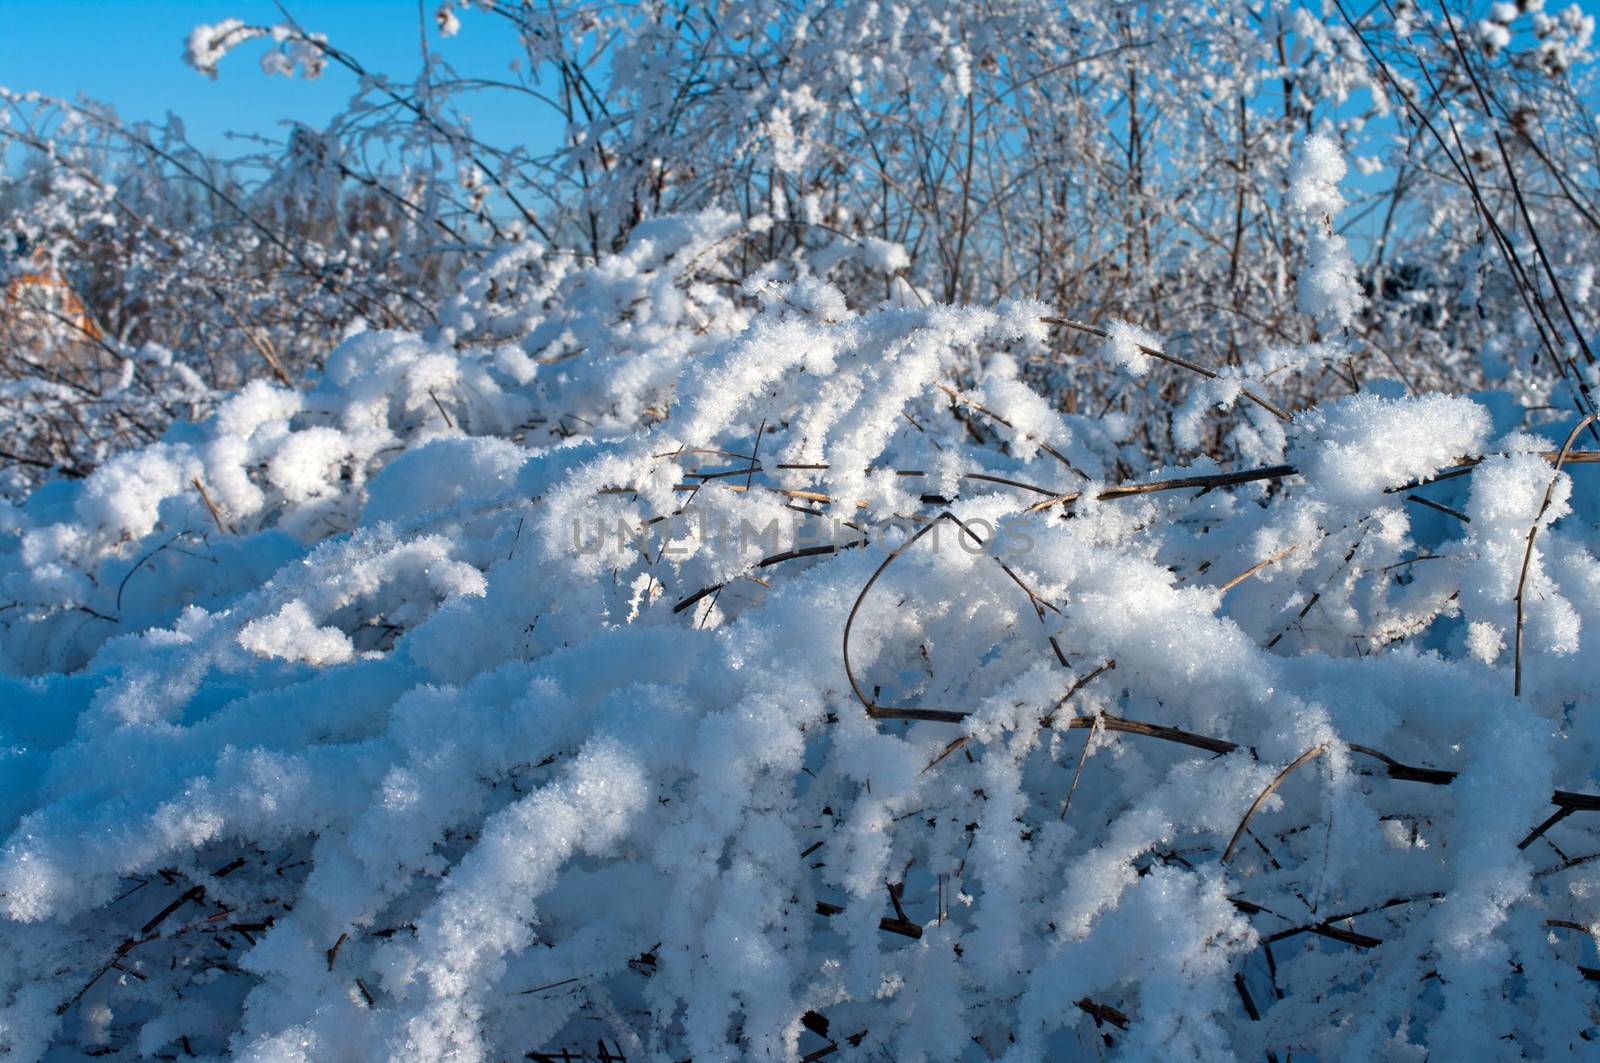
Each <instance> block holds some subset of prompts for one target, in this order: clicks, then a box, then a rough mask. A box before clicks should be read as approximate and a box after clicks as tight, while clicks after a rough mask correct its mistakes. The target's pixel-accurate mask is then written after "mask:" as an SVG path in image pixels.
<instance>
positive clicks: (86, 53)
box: [0, 0, 561, 155]
mask: <svg viewBox="0 0 1600 1063" xmlns="http://www.w3.org/2000/svg"><path fill="white" fill-rule="evenodd" d="M284 6H285V7H286V8H287V9H288V11H289V13H290V14H292V15H293V16H294V17H295V19H296V21H298V22H299V23H300V24H301V25H302V26H304V27H305V28H306V29H307V30H310V31H313V32H321V33H326V34H327V35H328V39H329V41H330V42H331V43H333V44H335V45H337V46H338V47H340V48H342V49H343V50H345V51H348V52H350V53H351V54H353V55H354V56H355V57H356V58H357V59H358V60H360V62H361V63H362V65H363V66H365V67H366V68H367V69H368V70H371V71H374V72H381V73H384V74H387V75H388V76H389V77H391V78H392V79H394V80H396V81H400V82H410V81H411V80H412V79H413V78H414V77H415V76H416V75H417V73H418V72H419V71H420V69H421V58H420V51H419V29H420V26H419V20H418V5H417V3H416V0H284ZM437 6H438V0H425V2H424V5H423V12H422V13H423V15H424V16H425V18H426V23H427V34H428V47H429V48H430V49H431V50H433V51H434V53H435V54H437V55H440V56H442V57H443V58H444V59H445V60H446V61H447V62H449V63H450V64H451V65H452V66H454V67H455V69H456V71H457V72H458V73H460V74H462V75H466V76H473V77H485V78H494V79H497V80H510V79H512V77H513V75H512V73H511V69H510V67H511V63H512V62H513V61H514V60H516V59H517V58H518V57H519V56H520V54H521V53H520V49H519V48H518V47H517V43H516V39H515V36H514V35H513V34H512V33H510V32H508V29H509V27H507V25H506V24H505V23H504V21H502V20H501V19H499V18H496V17H495V16H492V15H489V14H486V13H484V12H482V11H479V10H476V9H473V8H469V9H467V10H465V11H462V12H461V13H460V17H461V32H460V34H459V35H458V36H456V37H453V38H448V39H446V38H442V37H441V36H440V35H439V32H438V27H437V26H436V25H435V24H434V21H433V12H434V9H435V8H436V7H437ZM229 17H233V18H239V19H242V20H244V21H245V22H246V23H249V24H251V25H271V24H273V23H275V22H279V21H281V16H280V14H279V12H278V10H277V8H276V7H275V6H274V5H273V3H272V2H271V0H0V85H5V86H6V87H7V88H10V89H14V90H19V91H28V90H36V91H39V92H43V93H46V94H48V95H52V96H64V97H67V98H69V99H70V98H73V97H75V96H76V95H77V94H78V93H80V92H81V93H84V94H86V95H88V96H91V97H93V98H95V99H98V100H102V101H105V102H108V103H111V104H112V105H114V106H115V107H116V108H117V110H118V112H119V113H120V114H121V115H122V117H123V118H124V119H150V120H154V121H160V120H161V119H162V118H163V117H164V116H165V115H166V113H167V112H168V111H171V112H172V113H174V114H177V115H178V116H179V117H180V118H182V119H183V121H184V124H185V127H186V129H187V132H188V135H189V139H190V140H191V141H192V142H193V143H194V144H195V145H196V146H197V147H199V148H201V149H202V150H206V151H215V152H217V153H218V154H224V155H226V154H232V153H234V152H235V151H236V150H238V147H237V146H236V145H230V144H229V142H228V140H227V137H226V134H227V133H228V132H229V131H233V132H242V133H261V134H269V135H276V136H278V137H280V138H281V137H282V136H283V133H284V127H283V126H282V125H281V124H280V123H281V122H282V121H283V120H285V119H294V120H296V121H300V122H304V123H305V124H307V125H312V126H320V125H321V124H322V123H323V122H325V121H326V120H327V119H329V118H330V117H332V116H333V115H334V114H336V113H337V112H338V111H339V110H340V109H341V108H342V107H343V105H344V103H345V102H346V101H347V100H348V99H349V98H350V96H351V95H352V94H353V93H354V92H355V87H356V82H355V78H354V77H353V76H352V75H351V74H349V73H347V72H346V71H344V70H342V69H338V68H335V67H334V66H332V65H330V66H329V67H328V69H327V71H326V72H324V73H323V75H322V76H321V77H320V78H318V79H316V80H314V81H307V80H305V79H303V78H301V77H298V76H297V77H295V78H293V79H289V78H285V77H282V76H276V77H269V76H267V75H265V74H263V73H262V72H261V68H260V66H259V65H258V60H259V58H260V56H261V52H262V49H263V47H264V46H265V45H264V43H263V42H261V41H253V42H250V43H248V44H246V45H244V46H242V47H241V48H239V49H238V50H237V51H234V52H232V53H230V54H229V55H228V56H227V57H226V58H225V59H223V60H222V62H221V63H220V64H219V65H218V76H217V78H216V80H215V81H213V80H211V79H209V78H207V77H205V76H204V75H202V74H199V73H197V72H196V71H195V70H193V69H192V68H190V67H189V66H188V65H187V64H185V63H184V62H183V58H182V55H183V45H184V41H185V39H186V38H187V37H188V34H189V31H190V30H191V29H193V28H194V27H195V26H196V25H199V24H200V23H212V22H219V21H221V20H222V19H225V18H229ZM463 99H464V101H465V102H462V103H461V104H460V107H461V110H462V112H463V113H465V114H468V115H470V116H471V118H472V119H473V126H474V129H475V130H476V131H477V132H479V133H480V134H481V135H483V136H485V138H486V139H488V140H489V141H491V142H493V143H497V144H511V143H523V144H528V145H530V146H532V147H535V148H548V147H551V146H554V145H555V144H556V143H557V142H558V141H559V138H560V135H561V130H560V127H559V125H558V123H557V120H556V119H555V118H553V117H552V116H551V115H550V113H549V112H548V111H547V110H546V109H544V108H543V106H542V105H540V104H538V103H537V102H536V101H532V100H528V99H527V98H526V97H520V95H519V94H516V93H508V92H495V91H491V92H485V93H480V94H477V95H476V96H475V97H473V98H470V99H467V98H463Z"/></svg>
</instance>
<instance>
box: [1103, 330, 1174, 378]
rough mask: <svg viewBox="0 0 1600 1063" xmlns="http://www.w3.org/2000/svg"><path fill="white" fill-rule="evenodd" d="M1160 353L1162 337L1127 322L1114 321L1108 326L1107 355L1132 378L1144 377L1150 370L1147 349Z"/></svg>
mask: <svg viewBox="0 0 1600 1063" xmlns="http://www.w3.org/2000/svg"><path fill="white" fill-rule="evenodd" d="M1146 348H1149V349H1151V350H1157V351H1159V350H1160V349H1161V339H1160V337H1158V336H1156V335H1154V334H1153V333H1150V332H1147V331H1146V330H1144V329H1143V328H1140V327H1139V326H1138V325H1135V324H1132V323H1131V322H1127V321H1112V322H1111V323H1110V324H1108V325H1107V326H1106V340H1105V348H1104V349H1105V354H1106V357H1107V358H1109V359H1111V361H1113V362H1115V363H1116V364H1117V365H1120V366H1121V367H1122V368H1123V369H1125V370H1126V371H1127V372H1128V373H1129V374H1130V375H1132V376H1143V375H1144V374H1145V372H1146V371H1147V370H1149V368H1150V356H1149V355H1148V354H1146V353H1144V352H1145V349H1146Z"/></svg>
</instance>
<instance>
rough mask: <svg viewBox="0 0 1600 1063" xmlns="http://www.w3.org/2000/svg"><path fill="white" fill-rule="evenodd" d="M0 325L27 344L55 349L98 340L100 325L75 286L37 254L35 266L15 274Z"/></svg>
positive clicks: (12, 337) (1, 310) (0, 313)
mask: <svg viewBox="0 0 1600 1063" xmlns="http://www.w3.org/2000/svg"><path fill="white" fill-rule="evenodd" d="M0 328H3V329H4V331H5V333H6V338H7V339H8V340H10V341H11V342H13V343H20V344H21V345H23V346H24V347H33V348H39V349H51V348H56V347H60V346H62V345H78V344H85V343H94V342H95V341H96V340H98V339H99V338H100V328H99V326H97V325H96V324H95V323H94V318H92V317H91V316H90V315H89V312H88V310H86V309H85V308H84V305H83V300H81V299H79V298H78V293H77V292H75V291H73V290H72V285H70V284H68V283H67V281H66V279H65V278H63V277H62V276H61V274H60V273H58V272H56V270H55V269H54V268H52V267H51V266H50V265H49V264H48V263H46V262H44V261H43V260H42V259H40V258H38V256H36V257H35V268H34V269H32V270H30V271H29V272H26V273H20V274H18V275H16V276H15V277H13V278H12V279H11V281H10V282H9V283H8V284H7V285H6V290H5V299H4V300H3V301H0Z"/></svg>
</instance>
